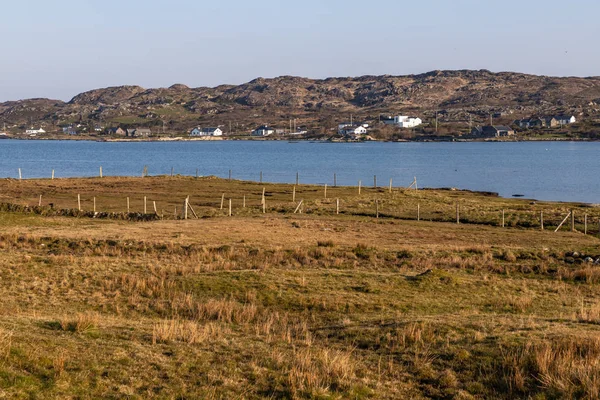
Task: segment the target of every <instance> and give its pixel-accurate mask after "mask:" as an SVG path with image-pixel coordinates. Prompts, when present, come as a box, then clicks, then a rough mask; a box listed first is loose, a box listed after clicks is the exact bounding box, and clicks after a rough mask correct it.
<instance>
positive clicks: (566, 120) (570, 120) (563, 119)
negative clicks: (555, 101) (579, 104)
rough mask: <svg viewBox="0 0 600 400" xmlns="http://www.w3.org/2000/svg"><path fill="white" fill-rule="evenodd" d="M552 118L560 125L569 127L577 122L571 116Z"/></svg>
mask: <svg viewBox="0 0 600 400" xmlns="http://www.w3.org/2000/svg"><path fill="white" fill-rule="evenodd" d="M554 118H555V119H556V120H557V121H558V123H559V124H560V125H569V124H574V123H575V122H577V118H575V117H574V116H573V115H571V116H569V115H557V116H555V117H554Z"/></svg>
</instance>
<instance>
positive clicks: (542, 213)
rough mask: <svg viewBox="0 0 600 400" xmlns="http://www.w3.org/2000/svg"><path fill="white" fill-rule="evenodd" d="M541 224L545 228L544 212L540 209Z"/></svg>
mask: <svg viewBox="0 0 600 400" xmlns="http://www.w3.org/2000/svg"><path fill="white" fill-rule="evenodd" d="M540 226H541V228H542V230H544V212H543V211H540Z"/></svg>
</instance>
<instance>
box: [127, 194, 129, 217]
mask: <svg viewBox="0 0 600 400" xmlns="http://www.w3.org/2000/svg"><path fill="white" fill-rule="evenodd" d="M127 214H129V197H127Z"/></svg>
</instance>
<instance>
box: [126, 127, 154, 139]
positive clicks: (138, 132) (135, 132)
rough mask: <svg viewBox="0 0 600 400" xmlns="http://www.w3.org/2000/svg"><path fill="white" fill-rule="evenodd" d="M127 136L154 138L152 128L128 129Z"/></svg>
mask: <svg viewBox="0 0 600 400" xmlns="http://www.w3.org/2000/svg"><path fill="white" fill-rule="evenodd" d="M126 136H128V137H149V136H152V131H151V130H150V128H135V129H127V133H126Z"/></svg>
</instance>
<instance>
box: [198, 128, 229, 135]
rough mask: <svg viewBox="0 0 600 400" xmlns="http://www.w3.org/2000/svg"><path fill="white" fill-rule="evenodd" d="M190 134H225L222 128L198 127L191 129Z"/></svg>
mask: <svg viewBox="0 0 600 400" xmlns="http://www.w3.org/2000/svg"><path fill="white" fill-rule="evenodd" d="M190 136H223V131H222V130H221V129H220V128H200V127H196V128H194V129H192V130H191V132H190Z"/></svg>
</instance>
